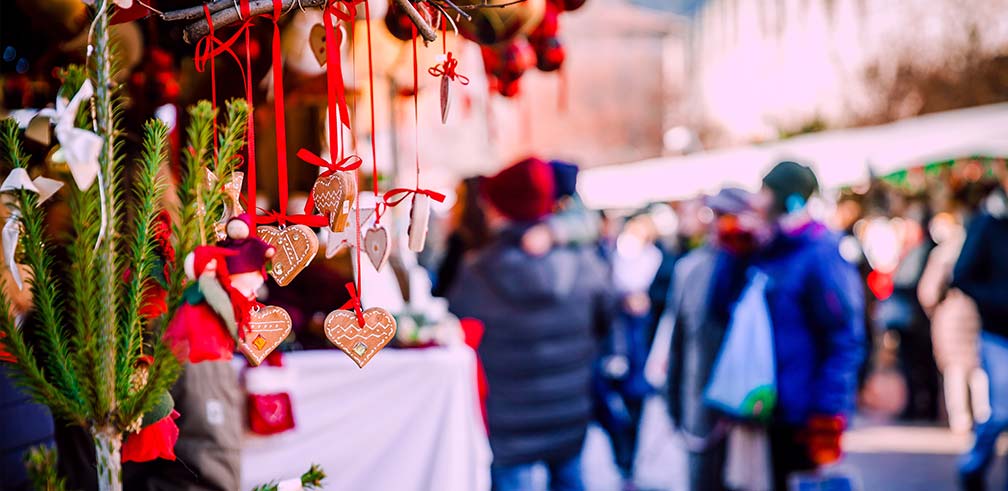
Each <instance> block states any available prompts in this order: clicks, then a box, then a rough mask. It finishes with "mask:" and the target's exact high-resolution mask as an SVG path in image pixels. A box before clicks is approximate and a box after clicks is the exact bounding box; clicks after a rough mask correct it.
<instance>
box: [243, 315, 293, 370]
mask: <svg viewBox="0 0 1008 491" xmlns="http://www.w3.org/2000/svg"><path fill="white" fill-rule="evenodd" d="M250 315H251V316H252V320H251V321H250V322H249V331H248V332H246V333H245V339H243V340H242V342H241V343H240V345H239V349H240V350H241V352H242V354H244V355H245V358H247V359H248V360H249V361H250V362H252V364H253V365H259V364H260V363H262V361H263V360H265V359H266V357H267V356H269V354H270V353H272V352H273V350H275V349H276V347H277V346H280V343H281V342H283V340H284V339H286V338H287V336H288V335H289V334H290V332H291V318H290V315H289V314H287V311H286V310H284V309H282V308H280V307H273V306H268V307H261V308H258V309H255V310H253V311H252V312H251V313H250Z"/></svg>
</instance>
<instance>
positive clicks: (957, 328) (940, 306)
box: [917, 213, 987, 433]
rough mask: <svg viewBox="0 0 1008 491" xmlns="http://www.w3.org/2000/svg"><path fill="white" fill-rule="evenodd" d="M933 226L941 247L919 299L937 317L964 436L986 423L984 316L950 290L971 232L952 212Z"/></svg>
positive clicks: (951, 400)
mask: <svg viewBox="0 0 1008 491" xmlns="http://www.w3.org/2000/svg"><path fill="white" fill-rule="evenodd" d="M929 228H930V231H931V237H932V238H933V239H934V241H935V242H936V243H937V244H938V245H937V246H935V248H934V249H932V250H931V254H930V255H929V256H928V260H927V265H925V266H924V273H923V274H922V275H921V279H920V283H919V284H918V285H917V297H918V298H919V300H920V304H921V306H922V307H923V308H924V311H925V312H926V313H927V314H928V316H929V317H930V319H931V335H932V338H933V339H934V342H933V343H932V344H933V345H934V356H935V360H936V361H937V363H938V367H939V368H940V369H941V373H942V378H943V382H944V384H943V387H944V392H945V409H946V411H947V412H948V422H949V428H951V429H952V431H955V432H957V433H963V432H967V431H969V430H970V428H971V427H972V426H973V421H974V420H976V421H981V420H983V419H984V417H985V415H986V414H985V413H986V411H985V409H984V408H985V407H986V406H987V404H986V403H985V402H984V400H985V399H986V395H985V394H984V393H985V392H986V385H987V376H986V375H985V374H984V373H983V370H981V369H980V356H979V352H978V349H977V346H978V340H977V339H978V336H979V333H980V316H979V314H978V313H977V310H976V305H974V304H973V301H972V300H970V298H969V297H968V296H966V295H965V294H964V293H963V292H962V291H960V290H958V289H955V288H949V283H951V281H952V268H953V267H955V263H956V259H957V258H958V257H959V251H960V250H962V245H963V240H965V238H966V237H965V235H966V234H965V231H964V230H963V228H962V226H961V225H959V222H958V220H957V219H956V218H955V217H954V216H953V215H952V214H950V213H939V214H938V215H935V217H934V218H932V219H931V224H930V227H929ZM971 394H972V396H971ZM971 398H972V401H973V404H972V406H973V407H972V410H971V409H970V405H971Z"/></svg>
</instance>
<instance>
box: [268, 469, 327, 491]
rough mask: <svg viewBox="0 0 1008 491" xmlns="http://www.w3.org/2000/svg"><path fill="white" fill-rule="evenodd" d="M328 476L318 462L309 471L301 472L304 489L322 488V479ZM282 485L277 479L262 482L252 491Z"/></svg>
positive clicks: (275, 490) (276, 488) (274, 490)
mask: <svg viewBox="0 0 1008 491" xmlns="http://www.w3.org/2000/svg"><path fill="white" fill-rule="evenodd" d="M325 478H326V475H325V471H323V470H322V467H320V466H319V465H318V464H312V465H311V468H309V469H308V471H307V472H305V473H304V474H301V487H303V488H304V489H320V488H321V487H322V480H323V479H325ZM279 489H280V486H279V485H278V484H277V482H276V481H274V482H271V483H267V484H260V485H259V486H256V487H254V488H252V491H277V490H279Z"/></svg>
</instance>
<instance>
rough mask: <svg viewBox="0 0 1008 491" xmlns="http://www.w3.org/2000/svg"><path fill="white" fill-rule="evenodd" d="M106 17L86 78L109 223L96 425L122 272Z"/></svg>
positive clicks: (109, 374)
mask: <svg viewBox="0 0 1008 491" xmlns="http://www.w3.org/2000/svg"><path fill="white" fill-rule="evenodd" d="M102 5H103V6H104V7H105V8H106V9H111V8H112V7H111V5H110V4H109V3H107V2H103V4H102ZM109 17H111V14H110V12H108V11H106V12H98V13H97V14H96V16H95V22H94V24H92V27H93V34H94V35H93V38H92V39H93V40H94V41H93V46H94V53H95V54H94V56H93V58H92V59H93V60H94V63H93V67H92V70H91V72H90V76H91V78H92V79H93V82H94V86H95V99H94V114H95V117H96V120H97V124H96V131H95V132H96V133H97V134H99V135H101V136H102V138H103V139H104V142H103V145H102V151H101V153H100V154H99V156H98V165H99V168H100V172H101V177H103V179H102V182H99V183H98V185H99V186H101V187H102V188H103V191H104V196H103V198H102V199H103V204H104V205H105V210H106V214H105V215H106V218H107V223H105V224H104V231H103V232H104V233H103V234H102V235H101V236H102V240H101V243H100V245H99V248H98V249H99V250H98V256H97V259H98V261H97V264H96V265H95V267H96V269H97V280H98V281H97V283H98V296H99V297H98V298H99V299H100V300H101V302H100V303H99V305H98V325H97V326H95V328H96V329H97V342H98V346H99V350H98V351H96V352H95V353H94V358H93V363H94V366H95V368H96V370H95V376H94V378H93V379H92V380H91V382H90V383H92V384H93V385H94V386H95V395H96V396H97V397H96V400H95V408H94V409H95V411H94V414H93V418H94V419H96V420H99V421H103V422H104V421H109V420H110V419H112V412H113V411H114V410H115V409H116V401H115V385H116V374H115V360H116V359H117V355H116V353H117V350H118V346H117V343H116V339H117V332H118V327H119V322H118V318H117V317H118V309H117V303H118V295H117V293H118V285H119V278H120V273H121V270H120V268H119V266H120V261H119V258H118V257H117V253H118V251H117V246H116V243H117V236H116V231H117V230H118V226H117V225H118V218H119V215H118V211H119V210H118V205H117V199H116V198H117V196H118V195H117V193H118V189H117V188H118V182H117V180H118V179H119V178H121V176H118V175H117V172H116V168H117V167H118V166H117V165H116V163H117V159H116V155H117V149H118V145H117V144H116V140H117V136H118V131H119V126H118V123H119V118H118V116H119V113H118V112H117V111H116V109H115V103H116V94H115V92H116V91H115V87H116V84H115V81H114V80H113V78H112V76H113V72H112V63H111V60H112V59H113V58H114V56H113V53H112V46H111V44H110V42H109V39H110V36H109V32H108V30H109Z"/></svg>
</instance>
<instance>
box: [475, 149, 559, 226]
mask: <svg viewBox="0 0 1008 491" xmlns="http://www.w3.org/2000/svg"><path fill="white" fill-rule="evenodd" d="M480 190H481V191H482V192H483V196H484V197H485V198H486V199H487V201H489V202H490V204H492V205H493V207H494V208H496V209H497V211H499V212H500V213H501V214H502V215H504V216H505V217H507V218H509V219H511V220H514V221H535V220H539V219H540V218H542V217H544V216H546V215H548V214H549V213H550V211H552V210H553V170H552V168H551V167H550V165H549V164H547V163H546V162H544V161H542V160H540V159H538V158H535V157H531V158H527V159H525V160H522V161H521V162H518V163H516V164H514V165H512V166H511V167H508V168H506V169H504V170H502V171H500V172H499V173H497V175H495V176H492V177H487V178H485V179H484V180H483V182H482V183H481V185H480Z"/></svg>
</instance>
